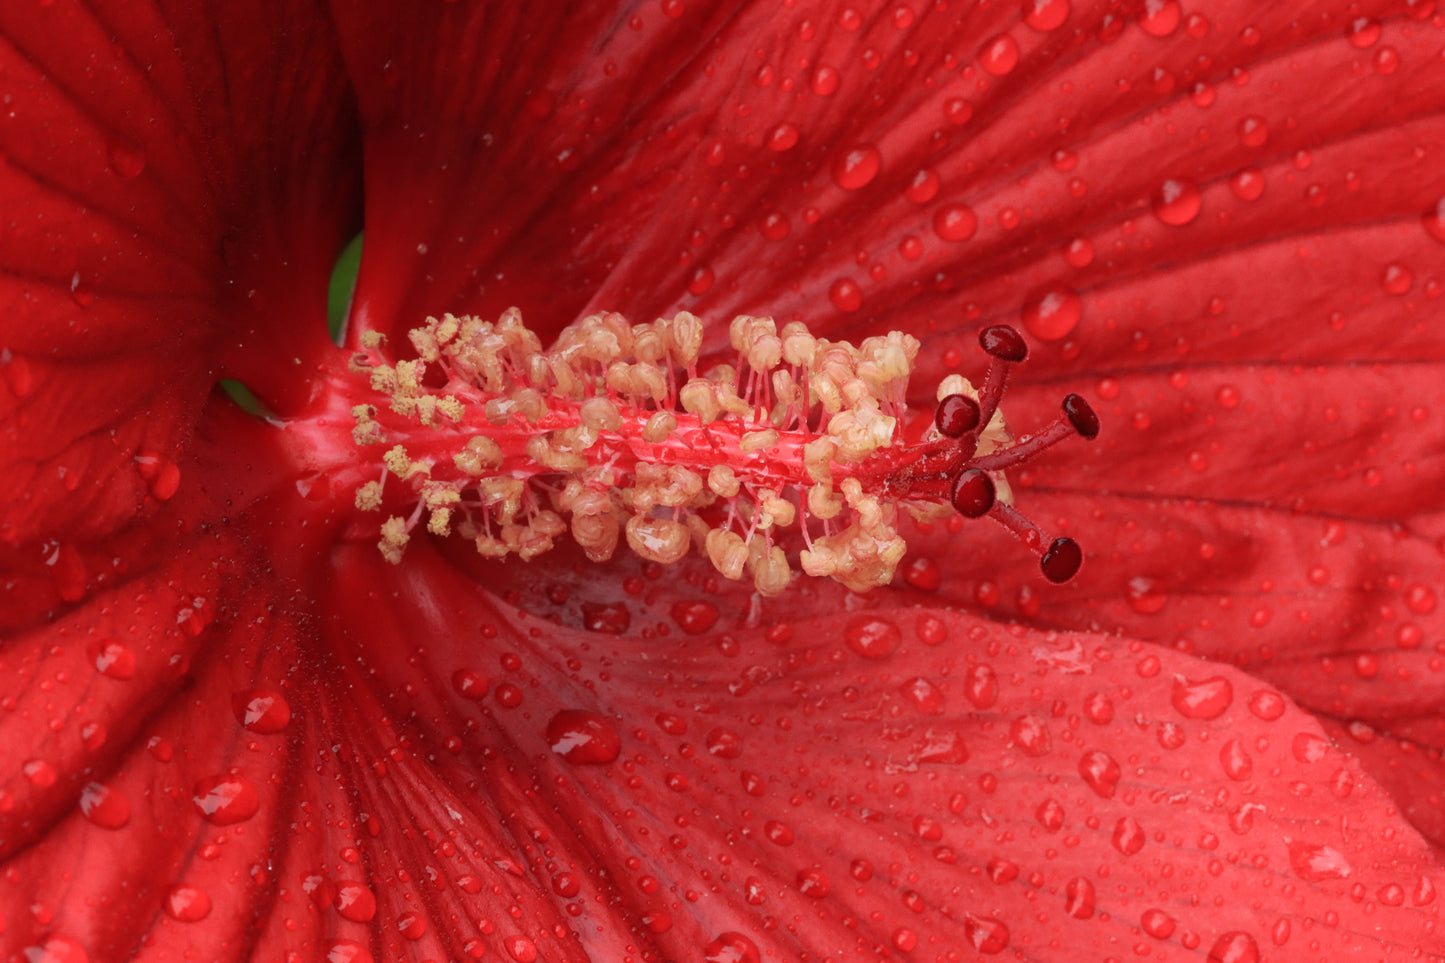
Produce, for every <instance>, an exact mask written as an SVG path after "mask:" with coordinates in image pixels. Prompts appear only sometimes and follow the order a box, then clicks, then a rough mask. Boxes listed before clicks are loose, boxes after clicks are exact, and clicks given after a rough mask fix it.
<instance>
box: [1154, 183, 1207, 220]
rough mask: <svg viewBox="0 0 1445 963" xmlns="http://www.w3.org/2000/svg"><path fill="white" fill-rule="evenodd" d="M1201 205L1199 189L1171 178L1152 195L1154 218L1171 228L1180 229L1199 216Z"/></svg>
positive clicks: (1202, 200)
mask: <svg viewBox="0 0 1445 963" xmlns="http://www.w3.org/2000/svg"><path fill="white" fill-rule="evenodd" d="M1203 203H1204V199H1203V197H1202V195H1201V194H1200V193H1199V188H1197V187H1195V186H1194V185H1193V184H1191V183H1189V182H1188V181H1181V180H1175V179H1173V178H1171V179H1169V180H1167V181H1165V182H1164V183H1163V184H1161V185H1159V189H1158V190H1157V191H1156V192H1155V193H1154V198H1153V207H1154V216H1155V217H1157V218H1159V220H1160V221H1162V222H1163V223H1165V224H1168V225H1170V226H1171V227H1181V226H1183V225H1185V224H1188V223H1189V222H1190V221H1192V220H1194V219H1195V218H1196V217H1198V216H1199V209H1200V207H1202V206H1203Z"/></svg>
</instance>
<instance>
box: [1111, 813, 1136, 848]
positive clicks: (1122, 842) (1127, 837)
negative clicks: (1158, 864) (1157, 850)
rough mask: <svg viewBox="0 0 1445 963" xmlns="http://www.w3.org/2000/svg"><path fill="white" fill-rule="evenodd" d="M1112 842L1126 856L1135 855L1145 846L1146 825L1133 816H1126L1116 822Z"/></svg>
mask: <svg viewBox="0 0 1445 963" xmlns="http://www.w3.org/2000/svg"><path fill="white" fill-rule="evenodd" d="M1110 842H1112V843H1113V844H1114V848H1115V849H1116V850H1118V851H1119V852H1121V853H1123V854H1124V855H1125V856H1133V855H1134V854H1135V853H1137V852H1139V850H1141V849H1143V848H1144V827H1143V826H1140V825H1139V823H1138V821H1137V820H1135V819H1134V818H1133V817H1132V816H1125V817H1123V818H1122V819H1120V820H1119V821H1118V822H1117V823H1115V824H1114V835H1113V837H1112V838H1111V840H1110Z"/></svg>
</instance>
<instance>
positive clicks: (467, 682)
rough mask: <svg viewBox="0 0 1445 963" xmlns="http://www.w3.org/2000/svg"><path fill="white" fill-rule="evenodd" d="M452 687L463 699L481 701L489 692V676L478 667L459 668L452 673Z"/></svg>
mask: <svg viewBox="0 0 1445 963" xmlns="http://www.w3.org/2000/svg"><path fill="white" fill-rule="evenodd" d="M452 688H453V689H454V690H456V693H457V695H459V696H461V697H462V698H463V699H471V700H473V701H479V700H481V699H482V698H484V697H485V696H486V694H487V689H488V682H487V677H486V675H484V674H483V673H482V672H480V671H478V670H477V669H458V670H457V671H455V672H453V673H452Z"/></svg>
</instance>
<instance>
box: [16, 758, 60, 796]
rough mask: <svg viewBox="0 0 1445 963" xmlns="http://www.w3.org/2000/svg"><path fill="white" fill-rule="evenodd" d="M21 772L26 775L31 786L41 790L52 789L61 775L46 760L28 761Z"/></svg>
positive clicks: (21, 768)
mask: <svg viewBox="0 0 1445 963" xmlns="http://www.w3.org/2000/svg"><path fill="white" fill-rule="evenodd" d="M20 771H21V772H22V773H24V774H25V778H26V779H28V780H29V781H30V784H31V785H33V786H39V787H40V788H41V789H48V788H50V787H51V786H53V785H55V781H56V780H57V779H59V778H60V773H58V772H56V771H55V767H54V766H52V765H51V764H50V763H48V762H46V761H45V760H44V759H29V760H26V761H25V762H24V763H23V764H22V765H21V766H20Z"/></svg>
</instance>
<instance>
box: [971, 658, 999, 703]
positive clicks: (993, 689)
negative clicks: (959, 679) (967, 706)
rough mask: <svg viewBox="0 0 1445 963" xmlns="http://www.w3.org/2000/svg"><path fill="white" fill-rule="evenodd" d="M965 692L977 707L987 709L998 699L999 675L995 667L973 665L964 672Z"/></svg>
mask: <svg viewBox="0 0 1445 963" xmlns="http://www.w3.org/2000/svg"><path fill="white" fill-rule="evenodd" d="M963 692H964V695H966V696H968V701H969V702H972V703H973V706H974V708H975V709H987V708H989V707H991V706H992V705H993V704H994V703H995V702H997V701H998V676H997V674H995V673H994V671H993V667H992V666H988V665H971V666H969V667H968V669H967V670H966V671H965V672H964V676H963Z"/></svg>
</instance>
